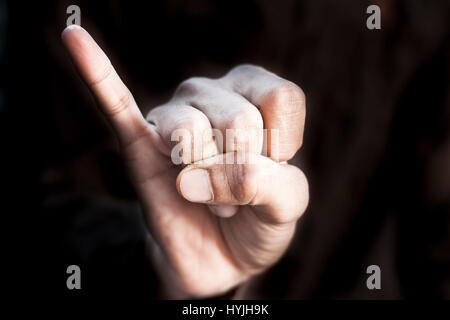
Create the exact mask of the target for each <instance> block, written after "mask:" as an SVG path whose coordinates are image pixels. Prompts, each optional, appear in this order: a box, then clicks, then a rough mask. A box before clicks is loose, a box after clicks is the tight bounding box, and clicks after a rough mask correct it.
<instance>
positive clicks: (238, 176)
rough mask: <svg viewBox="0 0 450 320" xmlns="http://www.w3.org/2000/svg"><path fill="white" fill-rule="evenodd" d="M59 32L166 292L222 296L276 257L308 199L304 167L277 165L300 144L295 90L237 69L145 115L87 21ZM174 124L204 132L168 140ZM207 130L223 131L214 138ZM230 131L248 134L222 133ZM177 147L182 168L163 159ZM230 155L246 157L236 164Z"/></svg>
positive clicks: (192, 84) (188, 88)
mask: <svg viewBox="0 0 450 320" xmlns="http://www.w3.org/2000/svg"><path fill="white" fill-rule="evenodd" d="M62 39H63V42H64V44H65V46H66V48H67V50H68V51H69V53H70V56H71V58H72V60H73V62H74V64H75V66H76V67H77V69H78V71H79V73H80V75H81V77H82V78H83V80H84V81H85V83H86V84H87V86H88V87H89V89H90V90H91V92H92V94H93V95H94V97H95V98H96V100H97V102H98V105H99V106H100V108H101V110H102V111H103V113H104V114H105V117H106V118H107V119H108V121H109V122H110V124H111V125H112V127H113V128H114V131H115V132H116V134H117V137H118V140H119V143H120V145H121V150H122V153H123V157H124V161H125V164H126V166H127V168H128V169H129V172H130V175H131V178H132V181H133V184H134V187H135V188H136V191H137V193H138V196H139V199H140V203H141V207H142V209H143V212H144V214H145V219H146V223H147V226H148V229H149V231H150V234H151V235H152V239H151V240H150V241H151V242H150V243H151V245H152V248H151V253H152V254H151V259H153V262H154V263H155V265H156V267H157V269H158V270H159V273H160V276H161V278H162V281H163V283H164V285H165V286H166V288H167V294H168V295H170V296H171V297H176V298H185V297H191V298H193V297H207V296H213V295H218V294H222V293H225V292H227V291H228V290H230V289H231V288H233V287H235V286H237V285H239V284H241V283H243V282H245V281H246V280H248V279H249V278H250V277H252V276H253V275H255V274H258V273H260V272H262V271H263V270H265V269H267V268H268V267H269V266H271V265H272V264H274V263H275V262H276V261H277V260H278V259H279V258H280V257H281V255H282V254H283V253H284V251H285V250H286V248H287V247H288V245H289V243H290V241H291V239H292V236H293V234H294V231H295V225H296V221H297V220H298V218H299V217H300V216H301V214H302V213H303V212H304V211H305V209H306V207H307V203H308V184H307V180H306V178H305V176H304V174H303V173H302V172H301V171H300V170H299V169H298V168H297V167H294V166H292V165H289V164H287V162H286V161H287V160H289V159H291V158H292V157H293V156H294V154H295V153H296V152H297V150H298V149H299V148H300V146H301V143H302V137H303V127H304V120H305V98H304V95H303V92H302V91H301V89H300V88H298V87H297V86H296V85H295V84H293V83H291V82H289V81H287V80H284V79H282V78H280V77H278V76H276V75H275V74H273V73H270V72H268V71H266V70H264V69H263V68H260V67H255V66H250V65H242V66H238V67H236V68H234V69H232V70H231V71H230V72H229V73H228V74H226V75H225V76H224V77H222V78H220V79H207V78H191V79H189V80H187V81H185V82H183V83H182V84H181V85H180V86H179V87H178V89H177V91H176V93H175V95H174V97H173V98H172V99H171V100H170V101H169V102H168V103H166V104H164V105H162V106H159V107H157V108H154V109H153V110H151V112H150V113H149V114H148V115H147V117H146V118H144V117H143V115H142V114H141V112H140V110H139V108H138V106H137V105H136V102H135V101H134V99H133V96H132V94H131V93H130V91H129V90H128V89H127V87H126V86H125V85H124V84H123V82H122V81H121V80H120V78H119V76H118V75H117V73H116V71H115V70H114V68H113V67H112V65H111V63H110V61H109V59H108V58H107V57H106V55H105V54H104V52H103V51H102V50H101V49H100V48H99V47H98V45H97V44H96V43H95V42H94V40H93V39H92V38H91V37H90V35H89V34H88V33H87V32H86V31H85V30H84V29H82V28H81V27H78V26H71V27H68V28H66V30H64V32H63V34H62ZM263 128H264V129H276V130H278V131H277V132H278V139H276V138H275V135H271V134H269V135H268V137H272V138H271V139H270V140H272V141H271V143H269V144H268V147H264V145H265V144H266V143H265V142H267V140H268V139H267V137H266V138H264V136H263V131H262V130H263ZM177 129H183V130H184V131H183V130H182V131H183V132H189V133H190V134H191V135H192V137H194V138H195V137H198V136H202V137H206V138H204V139H203V140H202V143H201V148H200V150H198V149H199V148H197V150H195V146H194V145H193V143H192V141H195V139H193V140H192V141H190V142H189V139H184V138H183V140H182V141H181V142H180V141H178V142H177V141H172V139H171V138H172V133H173V132H174V131H175V130H177ZM213 129H217V130H219V132H220V133H223V137H224V141H223V142H224V145H223V146H222V145H221V144H219V143H217V141H216V140H215V139H214V138H213V137H212V132H213ZM227 129H231V131H230V132H246V134H241V133H239V134H238V135H236V136H235V137H232V138H231V139H230V138H229V135H227V134H226V133H227V131H226V130H227ZM233 130H235V131H233ZM236 130H237V131H236ZM239 130H241V131H239ZM276 130H274V131H273V132H276ZM177 144H181V146H182V160H183V163H184V165H181V166H180V165H174V163H173V161H172V159H171V151H172V149H173V147H174V146H176V145H177ZM243 148H244V149H243ZM242 150H244V151H242ZM262 151H264V153H265V154H268V155H269V156H270V157H266V156H264V155H261V153H262ZM239 154H244V155H245V156H246V157H247V158H246V159H247V160H248V161H246V162H245V163H240V164H239V163H237V161H235V160H236V157H237V155H239ZM225 159H232V160H233V159H234V160H233V161H232V162H231V163H230V161H228V162H227V161H224V160H225ZM274 159H275V160H274Z"/></svg>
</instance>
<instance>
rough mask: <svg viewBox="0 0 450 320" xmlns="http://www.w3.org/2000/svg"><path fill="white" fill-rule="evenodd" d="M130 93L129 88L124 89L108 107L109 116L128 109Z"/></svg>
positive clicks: (130, 98)
mask: <svg viewBox="0 0 450 320" xmlns="http://www.w3.org/2000/svg"><path fill="white" fill-rule="evenodd" d="M132 97H133V96H132V94H131V92H130V91H129V90H126V91H125V92H124V93H123V94H122V95H121V96H120V97H119V98H118V99H117V101H116V102H114V103H113V104H112V105H111V107H110V108H109V109H108V114H109V115H110V116H116V115H118V114H120V113H122V112H124V111H125V110H127V109H128V107H129V106H130V102H131V100H132Z"/></svg>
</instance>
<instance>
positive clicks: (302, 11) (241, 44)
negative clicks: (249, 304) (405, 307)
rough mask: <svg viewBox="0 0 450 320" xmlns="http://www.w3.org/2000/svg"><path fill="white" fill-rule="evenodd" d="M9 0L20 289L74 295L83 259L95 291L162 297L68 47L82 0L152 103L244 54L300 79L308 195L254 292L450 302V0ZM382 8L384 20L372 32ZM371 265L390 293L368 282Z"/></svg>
mask: <svg viewBox="0 0 450 320" xmlns="http://www.w3.org/2000/svg"><path fill="white" fill-rule="evenodd" d="M0 3H1V35H0V38H1V50H2V51H1V65H2V70H3V71H2V72H1V74H2V79H1V81H2V85H1V87H2V88H1V92H0V93H1V94H0V98H1V99H0V103H1V104H0V112H1V113H0V114H1V127H2V139H3V141H4V143H3V145H4V146H5V149H4V150H5V152H4V160H5V159H6V161H7V164H6V165H5V166H2V167H3V169H4V172H3V173H2V174H3V177H8V178H10V179H3V180H4V182H5V183H6V184H7V187H8V190H9V191H11V195H9V193H7V194H5V199H4V200H5V201H4V204H3V208H2V210H1V211H2V213H3V214H4V215H5V216H8V217H13V218H14V220H17V221H15V222H16V224H15V225H14V226H15V228H13V229H11V230H8V231H10V232H11V233H12V235H11V236H8V241H7V243H8V246H9V247H10V250H11V251H12V253H13V257H14V258H11V260H8V262H7V263H8V264H9V265H10V266H11V267H12V268H13V269H15V268H16V265H17V264H18V261H21V262H22V261H23V263H22V264H21V266H22V267H24V270H23V271H21V273H20V276H18V278H14V277H13V278H12V281H13V282H15V283H16V288H19V289H21V288H28V289H27V290H29V289H30V287H31V288H34V289H42V288H45V289H48V291H49V292H51V293H59V292H61V293H66V292H67V290H66V287H65V279H66V273H65V271H66V267H67V266H68V265H70V264H78V265H80V266H81V269H82V272H83V280H82V281H83V289H84V290H83V292H84V293H86V292H88V293H92V294H95V293H99V292H106V291H107V292H117V293H119V294H123V293H124V292H126V293H127V294H129V293H130V292H131V293H132V292H140V293H144V294H145V295H148V296H149V297H157V296H158V285H157V280H156V279H155V278H154V273H153V271H152V268H151V266H150V265H148V264H147V262H146V260H145V258H144V255H143V239H144V237H145V230H144V227H143V224H142V220H141V217H140V214H139V209H138V205H137V202H136V199H135V195H134V192H133V190H132V188H131V187H130V185H129V182H128V180H127V178H126V174H125V172H124V170H123V168H122V166H121V163H120V159H119V157H118V153H117V146H116V144H115V141H114V137H113V136H112V134H111V131H110V129H109V128H108V126H107V125H106V123H105V122H104V121H103V119H102V117H101V115H100V113H99V112H98V111H97V109H96V107H95V104H94V103H93V99H92V98H91V97H90V96H89V93H88V91H87V89H86V88H85V87H84V85H83V84H82V83H81V81H80V79H79V78H78V76H77V75H76V73H75V70H74V68H73V67H72V65H71V64H70V61H69V59H68V56H67V54H66V53H65V52H64V50H63V48H62V45H61V42H60V32H61V31H62V30H63V28H64V27H65V23H66V19H67V17H68V15H67V14H66V8H67V6H68V5H70V4H77V5H78V6H79V7H80V8H81V24H82V26H84V27H85V28H86V29H87V30H89V31H90V32H91V33H92V34H93V36H94V38H96V39H97V40H98V42H99V43H100V44H101V46H102V47H103V48H104V49H105V51H106V52H107V53H108V55H110V57H111V59H112V61H113V63H114V64H115V65H116V66H117V69H118V71H119V73H120V74H121V75H122V77H123V78H124V80H125V82H126V83H127V85H128V86H129V87H130V89H131V91H132V92H133V93H134V96H135V98H136V100H137V102H138V104H139V105H140V106H141V108H142V110H143V111H144V112H145V111H146V110H148V109H149V108H151V107H154V106H156V105H158V104H159V103H162V102H164V101H165V99H168V98H169V97H170V95H171V94H172V93H173V90H174V89H175V87H176V85H177V84H178V83H179V82H180V81H182V80H183V79H185V78H188V77H191V76H209V77H216V76H220V75H222V74H223V73H225V72H226V71H227V70H228V69H230V68H231V67H233V66H235V65H236V64H239V63H243V62H247V63H253V64H259V65H262V66H264V67H265V68H267V69H269V70H271V71H273V72H275V73H277V74H279V75H280V76H282V77H284V78H287V79H289V80H291V81H293V82H295V83H297V84H298V85H299V86H300V87H302V89H303V90H304V91H305V93H306V96H307V123H306V132H305V141H304V144H303V148H302V150H301V151H300V152H299V153H298V155H297V157H296V159H295V162H296V163H297V164H298V165H299V166H300V167H301V168H302V169H303V170H304V171H305V173H306V175H307V176H308V179H309V182H310V193H311V201H310V205H309V208H308V210H307V212H306V214H305V215H304V216H303V217H302V219H301V221H300V222H299V224H298V230H297V234H296V238H295V240H294V241H293V243H292V246H291V247H290V249H289V251H288V252H287V254H286V255H285V256H284V257H283V259H282V260H281V261H280V262H279V263H278V264H277V265H276V266H274V267H273V268H271V269H270V270H269V271H268V272H266V273H265V274H264V275H262V276H261V277H260V278H259V279H258V281H255V284H254V286H253V288H252V292H253V297H254V298H276V299H285V298H291V299H292V298H294V299H299V298H343V299H348V298H350V299H352V298H363V299H366V298H374V299H396V298H419V297H427V298H447V299H448V298H450V126H449V124H450V96H449V75H450V65H449V63H450V56H449V46H450V37H449V35H450V19H449V16H450V3H449V2H448V1H439V0H436V1H426V0H417V1H416V0H415V1H406V0H404V1H400V0H399V1H394V0H382V1H381V0H372V1H350V0H345V1H331V0H310V1H293V0H288V1H270V0H258V1H256V0H254V1H207V0H196V1H187V0H185V1H175V0H169V1H151V2H150V1H147V2H144V1H136V2H133V1H75V2H71V1H48V2H45V3H40V2H35V3H33V4H27V5H26V6H25V5H24V4H22V2H17V1H0ZM370 4H377V5H379V6H380V7H381V11H382V29H381V30H373V31H371V30H368V29H367V28H366V19H367V17H368V15H367V14H366V8H367V6H368V5H370ZM155 192H158V191H157V190H155ZM6 228H8V227H6ZM371 264H376V265H379V266H380V267H381V272H382V278H381V279H382V280H381V281H382V282H381V285H382V289H381V290H372V291H370V290H368V289H367V288H366V279H367V276H368V275H367V274H366V268H367V266H368V265H371ZM27 268H31V269H28V270H37V269H35V268H39V270H40V271H39V272H41V273H39V274H38V275H37V274H32V275H29V274H28V275H27V273H28V272H27V271H26V270H27ZM20 270H22V269H20ZM19 282H20V283H21V285H19ZM38 283H39V285H38Z"/></svg>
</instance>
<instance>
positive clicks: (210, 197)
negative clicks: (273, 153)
mask: <svg viewBox="0 0 450 320" xmlns="http://www.w3.org/2000/svg"><path fill="white" fill-rule="evenodd" d="M236 158H237V157H236V153H226V154H221V155H218V156H216V157H213V158H210V159H207V160H202V161H199V162H196V163H194V164H192V165H189V166H187V167H186V168H184V169H183V170H182V171H181V172H180V174H179V175H178V178H177V189H178V192H179V193H180V195H181V196H183V197H184V198H185V199H186V200H188V201H191V202H197V203H205V204H208V205H250V206H252V207H253V211H254V212H255V213H256V214H257V215H258V216H259V217H260V218H261V219H263V220H264V221H265V222H268V223H274V224H279V223H290V222H293V221H295V220H297V219H298V218H299V217H300V216H301V214H302V213H303V212H304V211H305V210H306V207H307V204H308V198H309V194H308V183H307V180H306V177H305V175H304V174H303V172H302V171H301V170H300V169H298V168H297V167H295V166H292V165H289V164H280V163H277V162H275V161H273V160H271V159H269V158H266V157H264V156H261V155H254V154H247V155H246V161H245V162H244V163H240V162H239V161H236V160H237V159H236Z"/></svg>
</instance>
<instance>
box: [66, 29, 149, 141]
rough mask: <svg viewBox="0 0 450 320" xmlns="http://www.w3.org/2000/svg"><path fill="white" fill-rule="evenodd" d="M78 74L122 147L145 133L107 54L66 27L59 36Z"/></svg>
mask: <svg viewBox="0 0 450 320" xmlns="http://www.w3.org/2000/svg"><path fill="white" fill-rule="evenodd" d="M61 38H62V41H63V43H64V46H65V47H66V49H67V51H68V52H69V54H70V57H71V59H72V61H73V63H74V65H75V66H76V68H77V70H78V73H79V74H80V76H81V78H82V79H83V81H84V82H85V83H86V85H87V86H88V87H89V89H90V91H91V92H92V94H93V96H94V98H95V99H96V100H97V103H98V105H99V107H100V109H101V110H102V111H103V113H104V114H105V116H106V118H107V120H108V121H109V122H110V123H111V125H112V127H113V128H114V131H115V132H116V134H117V136H118V138H119V141H120V142H121V143H122V144H129V143H131V142H133V141H135V140H136V139H137V138H138V137H139V136H142V132H143V131H144V130H148V128H147V122H146V121H145V119H144V117H143V116H142V113H141V112H140V110H139V108H138V106H137V105H136V102H135V101H134V98H133V96H132V94H131V93H130V91H129V90H128V88H127V87H126V86H125V84H124V83H123V82H122V80H121V79H120V77H119V75H118V74H117V72H116V71H115V70H114V67H113V66H112V65H111V62H110V61H109V59H108V57H107V56H106V54H105V53H104V52H103V51H102V49H101V48H100V47H99V46H98V45H97V43H96V42H95V41H94V39H92V37H91V36H90V35H89V33H87V31H86V30H84V29H83V28H82V27H80V26H78V25H71V26H68V27H67V28H66V29H64V31H63V32H62V35H61Z"/></svg>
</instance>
